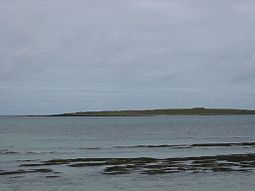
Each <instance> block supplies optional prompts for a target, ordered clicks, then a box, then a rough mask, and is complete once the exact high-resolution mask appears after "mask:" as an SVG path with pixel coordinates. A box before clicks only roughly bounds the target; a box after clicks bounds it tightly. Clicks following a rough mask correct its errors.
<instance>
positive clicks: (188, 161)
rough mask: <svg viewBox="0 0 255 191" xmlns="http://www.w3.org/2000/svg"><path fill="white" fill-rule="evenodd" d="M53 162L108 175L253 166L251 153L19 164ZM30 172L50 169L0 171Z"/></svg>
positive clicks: (246, 169) (249, 168)
mask: <svg viewBox="0 0 255 191" xmlns="http://www.w3.org/2000/svg"><path fill="white" fill-rule="evenodd" d="M54 165H66V166H68V167H75V168H85V167H103V170H102V172H101V173H103V174H108V175H116V174H128V173H140V174H165V173H179V172H190V173H203V172H230V171H238V172H250V171H253V170H254V169H255V154H232V155H216V156H200V157H177V158H165V159H158V158H149V157H138V158H74V159H53V160H48V161H42V162H40V163H25V164H21V165H20V167H22V168H28V167H41V166H54ZM15 172H16V173H15ZM32 172H33V173H34V172H39V173H47V172H49V173H50V172H53V171H52V170H51V169H32V170H31V169H30V170H24V169H23V170H18V171H11V172H6V171H1V172H0V175H8V174H22V173H32ZM48 177H51V176H48ZM52 177H53V176H52ZM54 177H55V176H54Z"/></svg>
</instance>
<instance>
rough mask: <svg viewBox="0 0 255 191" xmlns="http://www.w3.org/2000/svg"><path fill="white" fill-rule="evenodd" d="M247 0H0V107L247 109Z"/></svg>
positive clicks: (250, 26)
mask: <svg viewBox="0 0 255 191" xmlns="http://www.w3.org/2000/svg"><path fill="white" fill-rule="evenodd" d="M254 18H255V1H254V0H242V1H240V0H215V1H211V0H193V1H190V0H178V1H176V0H125V1H124V0H123V1H122V0H108V1H103V0H93V1H88V0H85V1H84V0H74V1H70V0H44V1H39V0H38V1H37V0H24V1H18V0H12V1H1V0H0V25H1V30H0V42H1V43H0V105H1V107H0V114H42V113H58V112H66V111H67V112H68V111H77V110H108V109H131V108H132V109H141V108H172V107H194V106H205V107H238V108H255V88H254V84H255V36H254V34H255V25H254V22H255V19H254Z"/></svg>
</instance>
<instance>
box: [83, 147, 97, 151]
mask: <svg viewBox="0 0 255 191" xmlns="http://www.w3.org/2000/svg"><path fill="white" fill-rule="evenodd" d="M100 149H102V147H81V148H79V150H100Z"/></svg>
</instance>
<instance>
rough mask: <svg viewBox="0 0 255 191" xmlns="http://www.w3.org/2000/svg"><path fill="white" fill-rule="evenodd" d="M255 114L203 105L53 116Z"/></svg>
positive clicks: (247, 111) (249, 111)
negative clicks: (184, 107) (185, 107)
mask: <svg viewBox="0 0 255 191" xmlns="http://www.w3.org/2000/svg"><path fill="white" fill-rule="evenodd" d="M244 114H255V110H246V109H208V108H203V107H197V108H187V109H152V110H117V111H84V112H81V111H80V112H75V113H63V114H59V115H55V116H153V115H244Z"/></svg>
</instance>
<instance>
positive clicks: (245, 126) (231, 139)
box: [0, 115, 255, 191]
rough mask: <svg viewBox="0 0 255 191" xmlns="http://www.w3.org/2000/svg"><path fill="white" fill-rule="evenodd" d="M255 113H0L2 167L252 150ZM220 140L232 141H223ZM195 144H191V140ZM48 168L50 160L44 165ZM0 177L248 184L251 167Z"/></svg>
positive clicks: (41, 186) (106, 185)
mask: <svg viewBox="0 0 255 191" xmlns="http://www.w3.org/2000/svg"><path fill="white" fill-rule="evenodd" d="M253 142H255V116H252V115H245V116H156V117H57V118H53V117H48V118H47V117H44V118H37V117H33V118H31V117H0V174H1V172H9V171H17V170H24V167H20V166H19V165H21V164H23V163H26V162H28V161H27V160H31V161H32V162H33V163H40V162H42V161H45V160H51V159H67V158H78V157H82V158H90V157H97V158H98V157H99V158H100V157H106V158H107V157H117V158H119V157H121V158H122V157H153V158H161V159H163V158H174V157H188V156H208V155H210V156H214V155H228V154H246V153H255V146H254V145H244V144H243V143H253ZM221 143H235V144H233V145H224V144H223V145H221ZM195 145H197V146H195ZM47 168H48V167H47ZM50 168H51V169H53V170H54V171H56V172H59V173H58V174H56V176H55V174H53V173H52V174H51V173H49V174H48V173H24V174H23V173H20V174H11V175H10V174H8V175H1V176H0V190H1V191H11V190H27V191H30V190H31V191H32V190H38V191H49V190H54V191H56V190H61V191H62V190H109V191H110V190H205V189H206V190H209V191H210V190H254V188H255V181H254V180H255V172H254V171H249V172H208V173H196V174H194V173H187V172H181V173H171V174H159V175H147V174H139V173H131V174H122V175H105V174H102V173H101V169H100V168H101V167H87V168H71V167H67V166H65V165H57V166H50Z"/></svg>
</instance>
